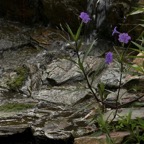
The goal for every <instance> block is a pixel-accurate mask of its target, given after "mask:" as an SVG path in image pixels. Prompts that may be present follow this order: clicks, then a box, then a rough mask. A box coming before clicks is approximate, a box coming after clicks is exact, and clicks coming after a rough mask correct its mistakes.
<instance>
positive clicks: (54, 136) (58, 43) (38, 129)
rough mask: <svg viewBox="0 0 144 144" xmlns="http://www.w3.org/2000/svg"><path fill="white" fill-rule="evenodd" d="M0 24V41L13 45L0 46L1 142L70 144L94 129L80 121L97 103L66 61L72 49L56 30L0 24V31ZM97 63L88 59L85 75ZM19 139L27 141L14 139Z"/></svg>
mask: <svg viewBox="0 0 144 144" xmlns="http://www.w3.org/2000/svg"><path fill="white" fill-rule="evenodd" d="M1 24H2V27H1V29H0V31H1V33H2V36H3V38H4V39H5V40H7V39H8V40H9V41H11V43H14V42H15V44H13V45H9V43H8V44H7V45H6V44H5V43H3V42H1V43H0V47H1V51H2V55H1V57H0V139H2V142H3V143H5V144H9V141H7V139H6V138H4V137H9V138H10V139H12V141H13V142H12V143H14V144H17V143H21V144H22V143H24V142H25V143H28V142H31V143H34V144H35V143H44V142H49V143H51V144H53V143H72V142H73V139H74V137H79V136H82V135H86V134H89V133H92V132H93V131H95V125H89V127H87V125H88V121H87V120H86V119H84V117H85V115H87V113H89V112H90V111H91V109H93V108H94V109H95V108H96V107H97V105H95V103H94V99H93V97H92V96H91V95H90V93H89V90H88V89H87V87H86V83H85V81H84V77H83V75H82V74H81V73H80V72H78V68H77V67H76V66H75V65H74V64H73V63H72V62H71V61H69V60H67V58H72V59H73V60H75V61H77V59H76V56H75V52H74V50H72V49H71V48H68V47H66V46H63V44H65V43H64V41H62V39H61V37H58V34H59V31H56V30H52V29H48V28H44V27H39V28H36V29H35V28H33V29H31V28H29V27H24V26H23V27H21V26H19V24H17V25H15V24H13V23H11V24H10V22H8V24H7V23H6V24H5V29H6V30H4V27H3V21H2V23H1ZM7 26H8V27H7ZM15 29H16V31H15ZM12 30H13V31H12ZM17 33H19V36H17ZM40 33H41V34H42V35H40ZM20 35H22V36H24V38H21V37H20ZM15 36H16V37H17V39H15V38H16V37H15ZM25 38H26V39H25ZM51 38H52V39H51ZM18 44H19V45H18ZM81 53H82V55H81V56H82V57H83V52H81ZM101 63H102V64H103V63H104V60H103V58H98V57H96V56H89V57H88V58H87V59H86V60H85V62H84V66H85V68H86V69H87V73H91V72H93V71H95V70H96V69H97V68H98V66H99V65H101ZM103 68H104V67H103ZM103 68H102V69H103ZM102 69H101V70H102ZM85 107H87V108H85ZM27 134H30V135H31V138H29V137H28V136H27ZM23 135H25V137H26V139H24V138H22V139H21V140H19V139H18V140H16V139H15V138H16V137H17V136H19V137H23Z"/></svg>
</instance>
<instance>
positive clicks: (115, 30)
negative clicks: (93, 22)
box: [112, 27, 120, 36]
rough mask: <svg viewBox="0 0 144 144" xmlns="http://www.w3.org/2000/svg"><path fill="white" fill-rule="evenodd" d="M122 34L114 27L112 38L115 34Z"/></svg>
mask: <svg viewBox="0 0 144 144" xmlns="http://www.w3.org/2000/svg"><path fill="white" fill-rule="evenodd" d="M116 33H117V34H120V32H119V31H117V27H114V29H113V32H112V36H113V35H114V34H116Z"/></svg>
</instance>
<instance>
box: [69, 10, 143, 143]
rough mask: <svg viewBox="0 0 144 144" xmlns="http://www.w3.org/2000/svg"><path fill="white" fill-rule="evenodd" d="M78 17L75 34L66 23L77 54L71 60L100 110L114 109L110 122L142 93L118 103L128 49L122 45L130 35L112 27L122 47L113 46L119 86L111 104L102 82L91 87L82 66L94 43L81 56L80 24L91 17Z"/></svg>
mask: <svg viewBox="0 0 144 144" xmlns="http://www.w3.org/2000/svg"><path fill="white" fill-rule="evenodd" d="M79 18H80V19H81V24H80V26H79V28H78V30H77V32H76V34H74V33H73V32H72V30H71V28H70V27H69V26H68V25H67V29H68V32H69V33H70V36H71V38H72V40H73V41H74V49H75V52H76V55H77V62H76V61H73V60H72V61H73V62H74V63H75V64H76V65H77V66H78V67H79V69H80V70H81V72H82V74H83V76H84V78H85V80H86V83H87V87H88V89H89V90H90V92H91V94H92V95H93V96H94V98H95V100H96V102H97V103H98V104H99V106H100V108H101V110H102V111H101V112H104V111H105V108H106V107H109V108H111V109H115V113H114V116H113V119H112V120H111V122H112V121H113V120H114V119H115V117H116V115H117V112H118V109H120V108H123V107H125V106H127V105H129V104H132V103H133V102H136V101H137V100H139V99H140V98H142V97H143V95H142V96H140V97H138V98H136V99H135V100H132V101H130V102H127V103H124V104H120V103H119V99H120V89H121V87H122V77H123V72H124V58H125V54H126V51H127V49H128V48H125V47H124V46H125V45H127V44H128V43H130V41H131V36H130V35H129V34H128V33H121V32H119V31H118V30H117V27H114V29H113V31H112V35H113V36H114V35H118V41H119V42H120V43H121V45H122V47H123V49H124V50H123V52H122V53H119V52H118V51H117V50H116V48H114V49H115V51H116V54H117V60H118V63H119V64H120V69H119V71H120V77H119V86H118V92H117V96H116V100H115V105H113V104H110V103H108V102H107V101H106V96H105V94H104V91H105V86H104V85H103V84H100V85H99V87H98V88H97V89H98V91H96V88H94V87H93V85H92V83H91V82H90V80H89V76H88V74H87V73H86V70H85V67H84V60H85V58H86V57H87V56H88V54H89V53H90V51H91V50H92V48H93V45H94V43H95V40H94V41H93V42H92V43H91V45H90V47H89V48H88V49H87V51H86V52H85V54H84V56H83V57H81V56H80V53H79V51H80V49H81V46H82V40H81V37H80V34H81V30H82V26H83V24H87V23H89V22H90V21H91V18H90V17H89V15H88V14H87V13H86V12H81V14H80V16H79ZM112 62H113V53H112V52H110V51H109V52H107V53H106V55H105V63H106V64H107V65H110V64H111V63H112ZM96 92H99V95H97V94H96ZM100 116H101V119H98V123H99V125H100V127H101V128H102V130H103V131H105V132H106V134H107V138H108V139H109V141H110V143H112V144H113V143H114V142H113V140H112V139H111V137H110V134H109V132H110V131H109V129H108V128H107V121H104V119H103V117H102V115H100ZM111 122H108V123H111Z"/></svg>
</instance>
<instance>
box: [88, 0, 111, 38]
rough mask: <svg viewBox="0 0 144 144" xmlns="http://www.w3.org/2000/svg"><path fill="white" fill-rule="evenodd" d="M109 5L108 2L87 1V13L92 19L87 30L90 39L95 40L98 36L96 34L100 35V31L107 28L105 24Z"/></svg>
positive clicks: (102, 0) (105, 0) (100, 0)
mask: <svg viewBox="0 0 144 144" xmlns="http://www.w3.org/2000/svg"><path fill="white" fill-rule="evenodd" d="M110 5H111V1H110V0H88V5H87V12H88V13H89V14H90V16H91V19H92V21H91V23H90V24H89V26H88V30H87V31H88V32H89V33H90V37H93V38H94V39H95V38H96V37H97V36H98V35H97V33H100V31H101V29H105V27H106V28H107V27H109V25H108V23H106V17H107V13H108V10H109V8H110Z"/></svg>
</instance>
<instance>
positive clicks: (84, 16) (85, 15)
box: [79, 12, 91, 23]
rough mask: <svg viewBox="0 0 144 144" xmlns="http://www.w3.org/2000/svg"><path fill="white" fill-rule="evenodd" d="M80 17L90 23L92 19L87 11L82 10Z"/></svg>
mask: <svg viewBox="0 0 144 144" xmlns="http://www.w3.org/2000/svg"><path fill="white" fill-rule="evenodd" d="M79 17H80V18H81V19H82V22H84V23H88V22H89V21H90V20H91V19H90V17H89V15H88V14H87V13H85V12H81V14H80V16H79Z"/></svg>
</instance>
